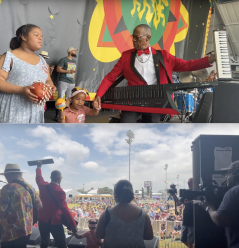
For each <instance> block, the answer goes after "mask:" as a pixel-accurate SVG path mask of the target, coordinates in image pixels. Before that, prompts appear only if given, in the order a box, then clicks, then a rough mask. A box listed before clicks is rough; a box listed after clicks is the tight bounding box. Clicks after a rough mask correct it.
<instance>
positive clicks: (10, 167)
mask: <svg viewBox="0 0 239 248" xmlns="http://www.w3.org/2000/svg"><path fill="white" fill-rule="evenodd" d="M12 172H21V173H24V172H25V171H21V170H20V167H19V165H18V164H6V166H5V170H4V172H3V173H0V175H5V174H7V173H12Z"/></svg>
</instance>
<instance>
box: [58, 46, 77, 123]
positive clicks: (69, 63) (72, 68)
mask: <svg viewBox="0 0 239 248" xmlns="http://www.w3.org/2000/svg"><path fill="white" fill-rule="evenodd" d="M77 51H78V49H76V48H74V47H70V48H68V49H67V53H68V56H67V57H64V58H62V59H60V60H59V62H58V64H57V69H56V70H57V72H58V73H59V81H58V87H57V88H58V98H64V95H65V99H66V102H67V104H68V105H69V101H70V100H69V99H70V98H71V91H72V90H73V89H74V88H75V74H76V61H75V59H74V58H76V57H77V54H76V53H77ZM54 120H55V121H59V120H60V116H59V111H58V110H57V111H56V116H55V118H54Z"/></svg>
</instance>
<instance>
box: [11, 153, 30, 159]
mask: <svg viewBox="0 0 239 248" xmlns="http://www.w3.org/2000/svg"><path fill="white" fill-rule="evenodd" d="M9 158H11V159H22V158H26V157H25V156H24V155H22V154H11V155H10V156H9Z"/></svg>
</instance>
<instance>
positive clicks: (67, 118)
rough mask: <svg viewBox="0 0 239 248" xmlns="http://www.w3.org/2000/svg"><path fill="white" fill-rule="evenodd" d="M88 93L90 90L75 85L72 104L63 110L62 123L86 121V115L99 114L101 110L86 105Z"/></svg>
mask: <svg viewBox="0 0 239 248" xmlns="http://www.w3.org/2000/svg"><path fill="white" fill-rule="evenodd" d="M87 95H89V93H88V91H87V90H85V89H83V88H79V87H75V88H74V89H73V90H72V95H71V105H70V106H68V108H66V109H64V110H63V111H62V112H61V123H84V122H85V116H86V115H91V116H96V115H98V114H99V110H96V109H90V108H88V107H86V106H84V104H85V99H86V96H87Z"/></svg>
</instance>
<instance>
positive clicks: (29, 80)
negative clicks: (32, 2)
mask: <svg viewBox="0 0 239 248" xmlns="http://www.w3.org/2000/svg"><path fill="white" fill-rule="evenodd" d="M42 42H43V35H42V31H41V29H40V28H39V27H37V26H36V25H33V24H27V25H23V26H21V27H20V28H18V30H17V31H16V37H14V38H12V40H11V42H10V48H11V52H7V53H6V54H4V55H3V56H2V57H1V58H0V123H43V122H44V106H38V105H37V96H36V95H34V94H32V93H31V91H30V90H31V89H33V88H34V87H32V86H31V85H32V84H33V83H34V82H36V81H41V82H43V83H47V84H49V85H50V86H51V88H52V91H53V93H54V92H55V91H56V88H55V86H54V84H53V82H52V80H51V78H50V75H49V73H48V68H47V64H46V62H45V60H44V59H43V58H42V57H41V56H38V55H36V54H35V51H38V50H40V49H41V47H42Z"/></svg>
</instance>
